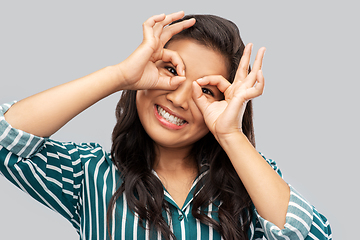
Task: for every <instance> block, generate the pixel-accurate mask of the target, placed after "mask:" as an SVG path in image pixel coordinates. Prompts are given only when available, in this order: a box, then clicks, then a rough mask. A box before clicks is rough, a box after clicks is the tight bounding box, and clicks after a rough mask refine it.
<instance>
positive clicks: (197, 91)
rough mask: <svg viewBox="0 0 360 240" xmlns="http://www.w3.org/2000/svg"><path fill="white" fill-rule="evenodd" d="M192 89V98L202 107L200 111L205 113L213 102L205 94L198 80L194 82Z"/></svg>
mask: <svg viewBox="0 0 360 240" xmlns="http://www.w3.org/2000/svg"><path fill="white" fill-rule="evenodd" d="M192 89H193V93H192V98H193V100H194V102H195V104H196V106H197V107H198V108H199V109H200V112H201V113H202V114H204V112H205V110H206V108H208V107H209V105H210V104H211V103H210V102H209V100H208V98H207V97H206V96H205V95H204V94H203V92H202V89H201V86H200V85H199V84H198V83H197V81H194V82H193V84H192Z"/></svg>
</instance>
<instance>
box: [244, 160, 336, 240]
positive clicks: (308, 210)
mask: <svg viewBox="0 0 360 240" xmlns="http://www.w3.org/2000/svg"><path fill="white" fill-rule="evenodd" d="M263 158H264V159H265V160H266V161H267V162H268V163H269V164H270V166H272V168H273V169H274V170H275V171H276V172H277V173H278V174H279V175H280V176H282V174H281V171H280V170H279V169H278V167H277V165H276V163H275V161H273V160H271V159H267V158H265V157H264V156H263ZM289 187H290V201H289V205H288V209H287V213H286V223H285V225H284V229H282V230H280V229H279V228H278V227H277V226H276V225H275V224H273V223H271V222H269V221H267V220H266V219H264V218H262V217H261V216H260V214H259V213H258V212H257V210H256V209H255V207H254V218H253V221H252V224H251V226H250V231H249V235H250V239H264V238H265V239H269V240H270V239H271V240H275V239H277V240H280V239H284V240H288V239H291V240H293V239H294V240H296V239H299V240H300V239H305V240H310V239H314V240H315V239H319V240H325V239H326V240H330V239H332V233H331V228H330V225H329V222H328V220H327V219H326V218H325V217H324V216H323V215H321V214H320V213H319V212H318V211H317V210H316V208H315V207H314V206H312V205H311V204H310V203H309V202H308V201H307V200H306V199H305V198H304V197H302V196H301V194H300V193H298V192H297V191H296V190H295V188H293V187H292V186H291V185H289Z"/></svg>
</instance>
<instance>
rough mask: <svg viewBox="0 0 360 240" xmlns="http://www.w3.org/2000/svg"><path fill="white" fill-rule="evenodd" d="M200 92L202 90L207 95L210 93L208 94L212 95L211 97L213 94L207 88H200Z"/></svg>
mask: <svg viewBox="0 0 360 240" xmlns="http://www.w3.org/2000/svg"><path fill="white" fill-rule="evenodd" d="M202 92H203V93H204V94H208V95H210V96H212V97H214V96H215V95H214V93H213V92H212V91H211V90H209V89H208V88H202Z"/></svg>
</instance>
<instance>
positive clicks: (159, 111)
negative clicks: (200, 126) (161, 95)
mask: <svg viewBox="0 0 360 240" xmlns="http://www.w3.org/2000/svg"><path fill="white" fill-rule="evenodd" d="M154 111H155V116H156V118H157V119H158V120H159V122H160V123H161V124H162V125H164V126H165V127H166V128H169V129H173V130H179V129H181V128H183V127H185V126H186V125H187V123H188V122H187V121H185V120H184V119H182V118H180V117H178V116H175V115H173V114H171V113H170V112H168V111H167V110H166V109H165V108H164V107H161V106H159V105H155V106H154Z"/></svg>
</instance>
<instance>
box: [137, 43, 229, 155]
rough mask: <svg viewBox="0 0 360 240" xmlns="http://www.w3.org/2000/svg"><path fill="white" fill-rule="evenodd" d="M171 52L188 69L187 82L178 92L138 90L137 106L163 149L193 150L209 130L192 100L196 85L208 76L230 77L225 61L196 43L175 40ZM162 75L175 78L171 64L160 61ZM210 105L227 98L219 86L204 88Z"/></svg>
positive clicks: (147, 129) (145, 126) (158, 65)
mask: <svg viewBox="0 0 360 240" xmlns="http://www.w3.org/2000/svg"><path fill="white" fill-rule="evenodd" d="M167 49H170V50H173V51H176V52H177V53H178V54H179V55H180V57H181V58H182V60H183V62H184V65H185V77H186V80H185V81H184V82H183V83H182V84H181V85H179V87H178V88H177V89H175V90H138V91H137V94H136V106H137V111H138V114H139V118H140V121H141V123H142V125H143V127H144V129H145V131H146V132H147V133H148V135H149V136H150V137H151V138H152V139H153V140H154V141H155V143H156V144H158V145H159V146H161V147H167V148H168V147H171V148H183V147H191V146H192V144H193V143H195V142H196V141H197V140H199V139H201V138H202V137H203V136H205V135H206V134H207V133H208V132H209V129H208V128H207V126H206V125H205V122H204V118H203V116H202V114H201V112H200V110H199V109H198V107H197V106H196V104H195V102H194V101H193V99H192V83H193V81H195V80H197V79H199V78H201V77H204V76H207V75H222V76H224V77H227V75H228V74H227V68H226V65H225V59H224V57H223V56H222V55H221V54H220V53H218V52H216V51H214V50H212V49H210V48H207V47H205V46H203V45H200V44H198V43H196V42H195V41H192V40H175V41H173V42H171V43H170V44H169V45H168V46H167ZM156 66H157V68H158V70H159V74H161V75H165V76H170V77H172V76H175V75H174V74H176V70H175V67H174V66H173V65H172V64H171V63H167V62H163V61H158V62H156ZM203 92H204V94H205V95H206V96H207V97H208V98H209V100H210V101H215V100H220V99H222V98H223V94H222V93H221V92H220V91H219V90H218V89H217V88H216V86H204V87H203Z"/></svg>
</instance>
